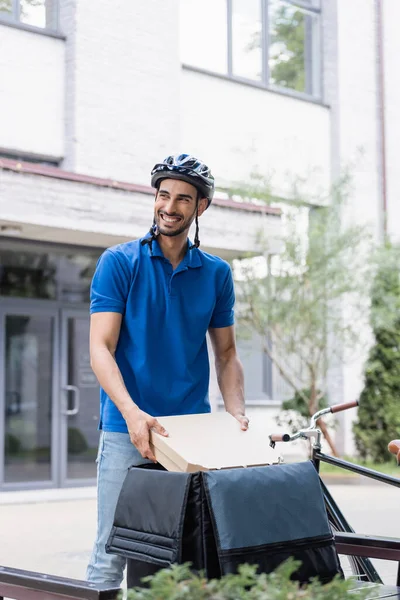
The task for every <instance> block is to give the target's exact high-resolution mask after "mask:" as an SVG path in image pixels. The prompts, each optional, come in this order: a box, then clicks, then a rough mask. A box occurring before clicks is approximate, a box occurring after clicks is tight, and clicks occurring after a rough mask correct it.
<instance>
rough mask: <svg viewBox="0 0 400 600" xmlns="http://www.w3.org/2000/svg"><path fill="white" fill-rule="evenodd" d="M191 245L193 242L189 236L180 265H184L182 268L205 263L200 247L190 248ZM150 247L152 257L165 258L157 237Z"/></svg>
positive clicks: (193, 267) (190, 267) (195, 267)
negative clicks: (202, 259)
mask: <svg viewBox="0 0 400 600" xmlns="http://www.w3.org/2000/svg"><path fill="white" fill-rule="evenodd" d="M190 246H192V242H191V241H190V239H189V238H188V241H187V249H186V254H185V256H184V258H183V260H182V262H181V265H180V266H182V268H185V267H187V268H189V269H197V268H198V267H201V266H202V264H203V263H202V261H201V256H200V250H199V249H198V248H193V249H192V250H189V248H190ZM148 248H149V253H150V256H151V258H155V257H158V258H164V254H163V253H162V250H161V248H160V245H159V243H158V242H157V239H155V240H153V243H152V244H151V246H149V247H148Z"/></svg>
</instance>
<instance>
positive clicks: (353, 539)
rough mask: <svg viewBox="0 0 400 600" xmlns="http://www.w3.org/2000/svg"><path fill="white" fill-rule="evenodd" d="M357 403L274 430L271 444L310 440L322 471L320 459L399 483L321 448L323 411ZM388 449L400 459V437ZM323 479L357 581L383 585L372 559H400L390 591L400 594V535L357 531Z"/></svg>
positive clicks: (340, 548)
mask: <svg viewBox="0 0 400 600" xmlns="http://www.w3.org/2000/svg"><path fill="white" fill-rule="evenodd" d="M357 406H358V401H355V402H348V403H344V404H337V405H333V406H330V407H328V408H325V409H323V410H320V411H318V412H316V413H315V414H314V415H313V416H312V417H311V419H310V424H309V427H307V428H304V429H300V430H298V431H296V432H295V433H293V434H291V435H290V434H287V433H283V434H271V435H270V436H269V439H270V445H271V447H273V448H274V447H275V444H276V443H277V442H292V441H294V440H297V439H304V440H308V441H309V442H310V444H311V461H312V463H313V464H314V466H315V468H316V470H317V472H318V473H319V472H320V463H321V462H324V463H327V464H330V465H335V466H337V467H339V468H342V469H345V470H348V471H351V472H353V473H357V474H359V475H364V476H365V477H368V478H370V479H375V480H377V481H380V482H381V483H385V484H387V485H393V486H395V487H400V479H399V478H397V477H392V476H391V475H385V474H383V473H380V472H379V471H375V470H373V469H369V468H367V467H363V466H360V465H357V464H355V463H352V462H349V461H346V460H343V459H341V458H336V457H333V456H329V455H328V454H325V453H323V452H322V449H321V441H322V432H321V430H320V429H319V428H318V420H319V419H320V418H321V417H323V416H324V415H327V414H330V413H333V414H335V413H338V412H341V411H344V410H348V409H351V408H356V407H357ZM388 449H389V451H390V452H392V453H393V454H395V455H397V459H398V463H400V440H393V441H392V442H390V443H389V447H388ZM320 481H321V486H322V490H323V494H324V498H325V505H326V509H327V513H328V519H329V522H330V525H331V528H332V530H333V533H334V536H335V543H336V549H337V552H338V554H339V555H345V556H347V557H348V558H349V561H350V566H351V569H352V571H353V574H354V575H355V577H356V579H357V580H358V581H360V582H369V583H373V584H380V585H382V586H383V582H382V579H381V577H380V576H379V574H378V572H377V571H376V569H375V567H374V565H373V564H372V562H371V560H370V559H371V558H376V559H383V560H391V561H397V562H398V563H399V567H398V573H397V582H396V586H397V590H396V588H392V589H391V591H392V592H393V591H394V593H395V597H399V598H400V539H397V538H388V537H380V536H371V535H365V534H358V533H356V532H355V531H354V529H353V528H352V527H351V526H350V524H349V523H348V522H347V520H346V518H345V517H344V515H343V514H342V512H341V510H340V508H339V506H338V505H337V503H336V502H335V500H334V499H333V497H332V495H331V493H330V491H329V490H328V488H327V487H326V485H325V484H324V482H323V481H322V480H320ZM384 587H386V586H384ZM397 594H399V595H397ZM382 597H383V596H382ZM385 597H389V596H385ZM390 597H393V596H390Z"/></svg>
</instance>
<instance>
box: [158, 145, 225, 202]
mask: <svg viewBox="0 0 400 600" xmlns="http://www.w3.org/2000/svg"><path fill="white" fill-rule="evenodd" d="M162 179H181V180H182V181H186V182H187V183H191V184H192V185H194V187H195V188H197V189H198V191H199V192H200V193H201V195H202V197H204V198H207V200H208V206H210V204H211V201H212V199H213V195H214V177H213V176H212V175H211V171H210V169H209V168H208V167H207V165H205V164H204V163H203V162H202V161H201V160H198V159H197V158H195V157H194V156H191V155H190V154H176V155H174V156H168V157H167V158H166V159H165V160H164V161H163V162H162V163H157V164H156V165H155V166H154V168H153V170H152V172H151V187H153V188H158V186H159V183H160V181H161V180H162Z"/></svg>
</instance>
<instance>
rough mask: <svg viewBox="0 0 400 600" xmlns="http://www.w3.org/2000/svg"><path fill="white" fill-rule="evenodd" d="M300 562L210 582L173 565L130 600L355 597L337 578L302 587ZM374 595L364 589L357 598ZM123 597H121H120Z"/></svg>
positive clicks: (337, 599) (246, 570) (252, 568)
mask: <svg viewBox="0 0 400 600" xmlns="http://www.w3.org/2000/svg"><path fill="white" fill-rule="evenodd" d="M298 566H299V563H298V562H295V561H293V560H288V561H287V562H286V563H284V564H282V565H280V566H279V567H278V569H276V571H274V573H271V574H269V575H265V574H261V575H257V574H256V567H255V566H252V565H242V566H241V567H239V571H238V573H237V574H235V575H225V576H224V577H222V578H221V579H218V580H217V579H213V580H209V581H207V580H206V579H205V578H204V577H202V576H201V575H196V574H194V573H192V572H191V571H190V568H189V565H187V564H185V565H173V566H172V567H171V568H170V569H163V570H161V571H159V572H158V573H156V575H154V576H152V577H148V578H145V582H147V584H148V587H143V588H135V589H132V590H129V591H128V596H127V600H297V599H300V598H301V599H302V600H311V599H312V600H345V599H346V598H354V594H351V593H350V589H351V588H352V586H353V585H354V584H353V583H352V582H351V581H349V580H346V581H345V580H343V579H340V578H339V577H337V578H335V579H334V580H333V581H331V582H330V583H328V584H325V585H323V584H321V583H320V582H319V581H317V580H315V581H312V582H311V583H310V584H309V585H307V586H301V585H300V584H299V583H298V582H296V581H292V579H291V576H292V574H293V573H294V572H295V571H296V569H297V568H298ZM367 596H369V597H370V598H371V597H373V596H371V588H370V589H369V592H368V593H367V592H365V593H364V592H361V591H360V594H359V595H357V599H363V600H364V599H365V598H367ZM120 598H122V596H120Z"/></svg>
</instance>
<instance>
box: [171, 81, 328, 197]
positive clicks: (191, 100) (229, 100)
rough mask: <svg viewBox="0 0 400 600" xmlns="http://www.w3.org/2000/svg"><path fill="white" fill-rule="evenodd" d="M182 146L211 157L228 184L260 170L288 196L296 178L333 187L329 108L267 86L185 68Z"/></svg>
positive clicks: (310, 185) (314, 188)
mask: <svg viewBox="0 0 400 600" xmlns="http://www.w3.org/2000/svg"><path fill="white" fill-rule="evenodd" d="M181 88H182V92H181V115H182V147H184V148H186V149H187V150H188V151H189V152H193V153H194V154H196V153H197V154H198V155H199V156H201V157H202V158H203V160H205V161H206V162H207V161H208V164H210V165H211V166H212V168H213V171H214V173H215V176H216V177H217V178H218V180H220V181H221V182H222V183H232V182H235V181H239V180H242V181H243V180H246V179H248V177H249V175H250V173H251V172H252V170H254V169H255V168H256V169H257V170H258V171H259V172H260V173H262V174H263V175H265V176H269V175H273V179H272V184H273V186H274V190H275V191H276V192H277V193H281V194H282V195H284V194H285V193H287V191H288V187H290V185H291V183H293V179H294V178H295V177H296V176H300V177H302V178H305V179H306V185H305V186H304V187H305V190H308V193H315V192H318V190H321V189H322V190H325V191H326V188H327V187H328V186H329V178H330V145H329V127H330V122H329V110H328V109H327V108H326V107H323V106H320V105H317V104H312V103H310V102H304V101H301V100H298V99H294V98H291V97H289V96H283V95H280V94H276V93H273V92H268V91H266V90H262V89H258V88H255V87H249V86H247V85H243V84H240V83H237V82H233V81H227V80H224V79H220V78H216V77H212V76H209V75H205V74H202V73H197V72H194V71H189V70H183V71H182V85H181Z"/></svg>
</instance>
